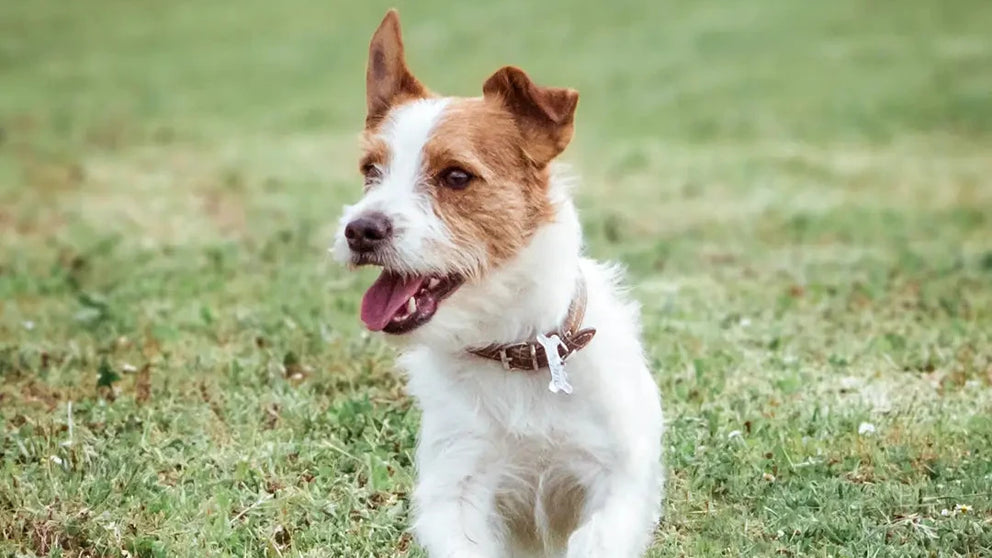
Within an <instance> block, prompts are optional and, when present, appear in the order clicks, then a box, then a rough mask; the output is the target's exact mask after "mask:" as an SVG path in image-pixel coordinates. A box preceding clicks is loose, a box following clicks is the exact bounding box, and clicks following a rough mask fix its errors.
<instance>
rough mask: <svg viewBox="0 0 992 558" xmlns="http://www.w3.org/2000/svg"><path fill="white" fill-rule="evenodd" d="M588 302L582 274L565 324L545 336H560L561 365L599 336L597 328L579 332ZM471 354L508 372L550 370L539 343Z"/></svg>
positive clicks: (559, 353)
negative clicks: (594, 337)
mask: <svg viewBox="0 0 992 558" xmlns="http://www.w3.org/2000/svg"><path fill="white" fill-rule="evenodd" d="M586 299H587V294H586V281H585V278H584V277H583V276H582V273H581V272H580V273H579V279H578V281H577V283H576V288H575V297H574V298H572V302H571V304H569V305H568V314H567V315H566V316H565V322H564V323H563V324H562V326H561V328H559V329H558V330H557V331H552V332H550V333H548V334H547V335H546V337H553V336H557V337H558V338H559V339H560V340H561V342H560V343H558V344H557V349H556V350H557V351H558V357H559V361H560V362H564V361H565V360H567V359H568V357H570V356H572V354H573V353H575V352H576V351H579V350H580V349H582V348H583V347H585V346H586V345H588V344H589V342H590V341H592V338H593V336H595V335H596V328H592V327H587V328H585V329H579V328H581V327H582V320H583V318H585V315H586ZM468 352H470V353H472V354H473V355H475V356H479V357H482V358H485V359H489V360H495V361H497V362H500V363H502V364H503V368H504V369H505V370H526V371H529V372H537V371H539V370H541V369H544V368H548V367H549V363H548V353H547V351H546V350H545V345H543V344H542V343H541V342H540V341H538V340H533V341H522V342H520V343H508V344H504V345H498V344H493V345H488V346H486V347H482V348H478V349H469V350H468Z"/></svg>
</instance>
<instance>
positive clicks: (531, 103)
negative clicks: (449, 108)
mask: <svg viewBox="0 0 992 558" xmlns="http://www.w3.org/2000/svg"><path fill="white" fill-rule="evenodd" d="M482 94H483V97H485V98H486V99H493V100H495V101H497V102H499V103H501V104H502V105H503V107H504V108H505V109H506V110H508V111H509V112H510V113H511V114H512V115H513V118H514V120H516V122H517V126H518V127H519V128H520V131H521V133H522V134H523V136H524V140H525V142H526V145H525V149H526V151H527V154H528V155H529V156H530V158H531V159H532V160H533V161H534V162H535V163H536V164H537V165H539V166H544V165H546V164H548V162H550V161H551V159H554V158H555V157H556V156H557V155H558V154H559V153H561V152H562V151H564V150H565V147H567V146H568V142H569V141H571V139H572V130H573V120H574V118H575V107H576V105H577V104H578V102H579V93H578V91H575V90H574V89H560V88H556V87H540V86H538V85H535V84H534V82H532V81H531V80H530V78H529V77H527V74H526V73H524V71H523V70H521V69H520V68H515V67H513V66H506V67H504V68H501V69H499V70H497V71H496V73H495V74H493V75H492V76H490V77H489V79H487V80H486V83H485V84H484V85H483V86H482Z"/></svg>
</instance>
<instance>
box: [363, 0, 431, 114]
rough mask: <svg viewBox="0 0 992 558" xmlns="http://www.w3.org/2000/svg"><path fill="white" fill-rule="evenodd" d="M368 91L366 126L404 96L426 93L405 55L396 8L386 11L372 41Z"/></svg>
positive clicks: (411, 97) (413, 97)
mask: <svg viewBox="0 0 992 558" xmlns="http://www.w3.org/2000/svg"><path fill="white" fill-rule="evenodd" d="M365 95H366V102H367V104H368V114H367V115H366V117H365V127H366V128H371V127H372V126H374V125H375V124H377V123H378V122H379V121H380V120H382V117H383V116H385V114H386V112H388V111H389V109H390V108H391V107H392V106H393V105H395V104H397V103H399V102H402V101H404V100H408V99H416V98H421V97H426V96H427V95H428V92H427V89H426V88H425V87H424V86H423V85H421V84H420V82H419V81H417V78H415V77H413V74H411V73H410V70H408V69H407V67H406V60H405V58H404V56H403V36H402V35H401V34H400V15H399V13H397V12H396V10H395V9H393V10H389V11H388V12H386V17H384V18H382V23H380V24H379V28H378V29H376V30H375V34H373V35H372V42H371V43H370V44H369V64H368V68H367V69H366V71H365Z"/></svg>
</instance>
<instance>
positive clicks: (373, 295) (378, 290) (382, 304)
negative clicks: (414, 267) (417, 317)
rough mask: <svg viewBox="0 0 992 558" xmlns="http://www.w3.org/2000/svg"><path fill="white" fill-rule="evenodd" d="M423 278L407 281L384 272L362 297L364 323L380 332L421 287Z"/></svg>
mask: <svg viewBox="0 0 992 558" xmlns="http://www.w3.org/2000/svg"><path fill="white" fill-rule="evenodd" d="M423 282H424V278H423V277H414V278H412V279H406V278H404V277H402V276H400V275H398V274H396V273H392V272H390V271H383V272H382V275H380V276H379V278H378V279H376V280H375V283H372V286H371V287H369V290H367V291H365V296H364V297H362V321H363V322H365V326H366V327H368V328H369V329H371V330H372V331H380V330H382V328H384V327H386V324H388V323H389V320H391V319H392V318H393V316H395V315H396V312H397V311H398V310H399V309H400V308H401V307H402V306H403V305H404V304H406V301H407V300H409V299H410V297H411V296H413V295H414V294H415V293H416V292H417V289H419V288H420V285H421V284H422V283H423Z"/></svg>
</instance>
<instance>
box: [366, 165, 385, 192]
mask: <svg viewBox="0 0 992 558" xmlns="http://www.w3.org/2000/svg"><path fill="white" fill-rule="evenodd" d="M362 174H363V175H365V185H366V186H369V185H371V184H375V183H377V182H379V180H381V179H382V170H381V169H379V165H376V164H375V163H369V164H367V165H365V166H363V167H362Z"/></svg>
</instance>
